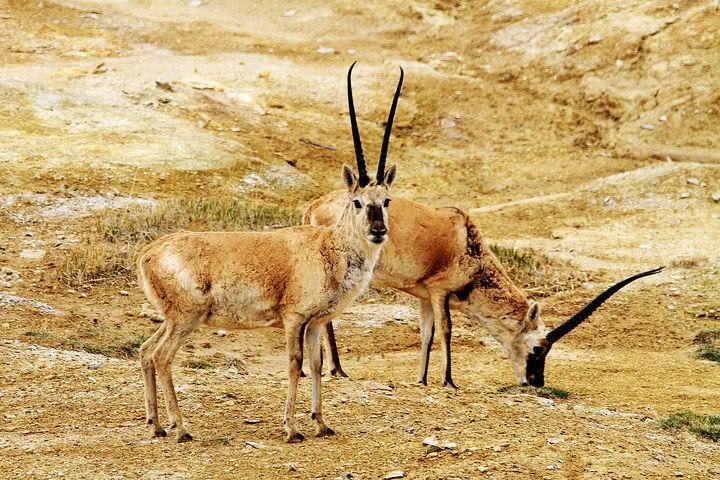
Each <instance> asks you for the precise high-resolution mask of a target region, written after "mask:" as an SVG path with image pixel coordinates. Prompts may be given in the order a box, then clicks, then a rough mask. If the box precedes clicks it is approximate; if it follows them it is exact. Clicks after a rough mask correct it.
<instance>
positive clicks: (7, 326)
mask: <svg viewBox="0 0 720 480" xmlns="http://www.w3.org/2000/svg"><path fill="white" fill-rule="evenodd" d="M2 328H10V324H9V323H7V322H5V323H3V324H2Z"/></svg>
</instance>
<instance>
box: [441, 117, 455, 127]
mask: <svg viewBox="0 0 720 480" xmlns="http://www.w3.org/2000/svg"><path fill="white" fill-rule="evenodd" d="M456 125H457V124H456V123H455V120H453V119H452V118H447V117H446V118H443V119H442V120H440V128H455V126H456Z"/></svg>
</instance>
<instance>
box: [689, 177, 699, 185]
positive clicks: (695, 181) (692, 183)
mask: <svg viewBox="0 0 720 480" xmlns="http://www.w3.org/2000/svg"><path fill="white" fill-rule="evenodd" d="M687 183H688V185H700V180H698V179H697V178H694V177H690V178H688V179H687Z"/></svg>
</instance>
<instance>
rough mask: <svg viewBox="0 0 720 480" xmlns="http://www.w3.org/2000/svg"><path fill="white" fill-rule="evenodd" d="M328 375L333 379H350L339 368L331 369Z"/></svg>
mask: <svg viewBox="0 0 720 480" xmlns="http://www.w3.org/2000/svg"><path fill="white" fill-rule="evenodd" d="M330 375H332V376H333V377H345V378H350V377H348V374H347V373H345V372H344V371H343V369H342V368H341V367H337V368H333V369H332V370H330Z"/></svg>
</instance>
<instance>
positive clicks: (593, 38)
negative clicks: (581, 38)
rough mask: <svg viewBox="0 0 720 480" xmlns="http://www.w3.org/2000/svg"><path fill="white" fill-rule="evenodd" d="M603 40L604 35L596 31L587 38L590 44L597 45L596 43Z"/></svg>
mask: <svg viewBox="0 0 720 480" xmlns="http://www.w3.org/2000/svg"><path fill="white" fill-rule="evenodd" d="M602 41H603V36H602V35H600V34H598V33H596V34H594V35H590V37H589V38H588V40H587V43H588V45H595V44H596V43H600V42H602Z"/></svg>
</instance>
